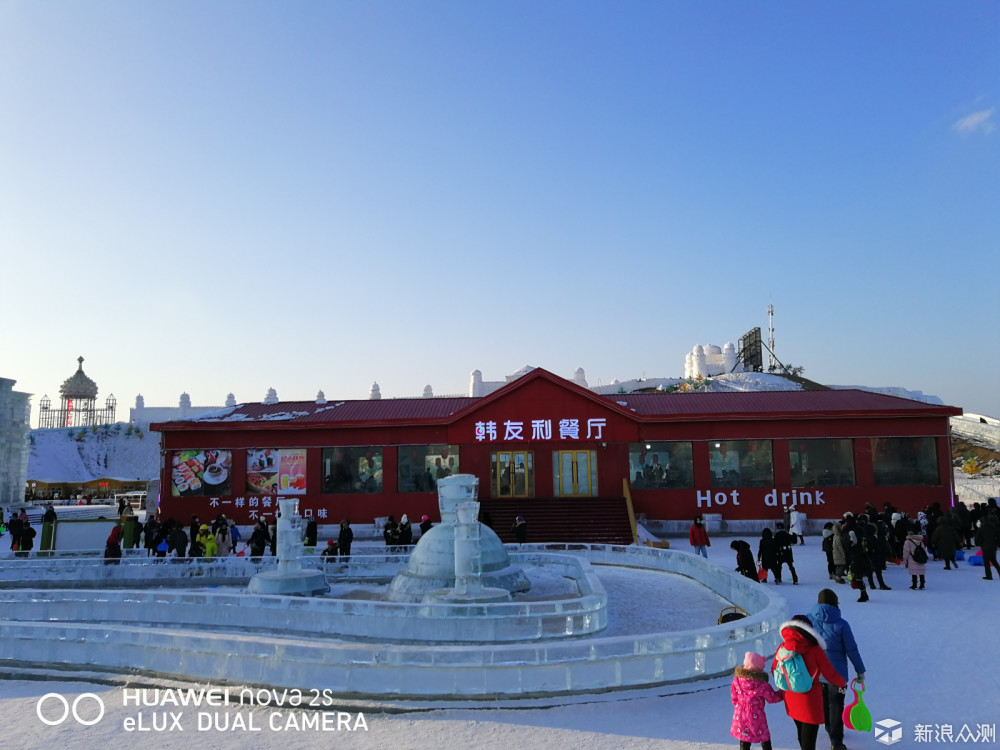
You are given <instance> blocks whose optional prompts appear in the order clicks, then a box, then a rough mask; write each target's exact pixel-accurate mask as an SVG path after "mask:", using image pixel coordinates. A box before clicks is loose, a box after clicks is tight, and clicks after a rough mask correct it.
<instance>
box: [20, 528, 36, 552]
mask: <svg viewBox="0 0 1000 750" xmlns="http://www.w3.org/2000/svg"><path fill="white" fill-rule="evenodd" d="M18 542H19V544H20V549H21V551H22V552H27V551H29V550H32V549H34V547H35V530H34V529H33V528H31V525H30V524H27V523H26V524H24V525H23V526H22V527H21V535H20V539H19V540H18Z"/></svg>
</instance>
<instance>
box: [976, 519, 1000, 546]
mask: <svg viewBox="0 0 1000 750" xmlns="http://www.w3.org/2000/svg"><path fill="white" fill-rule="evenodd" d="M998 541H1000V522H997V517H996V516H995V515H993V514H992V513H986V514H984V515H983V517H982V518H981V519H980V524H979V530H978V531H976V544H978V545H979V546H980V547H982V548H983V555H984V556H988V555H990V554H995V553H996V551H997V542H998Z"/></svg>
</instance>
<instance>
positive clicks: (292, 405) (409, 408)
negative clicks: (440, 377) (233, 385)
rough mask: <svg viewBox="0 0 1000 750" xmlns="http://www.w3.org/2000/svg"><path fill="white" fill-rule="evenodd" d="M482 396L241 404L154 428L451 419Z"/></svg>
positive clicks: (395, 422) (394, 422)
mask: <svg viewBox="0 0 1000 750" xmlns="http://www.w3.org/2000/svg"><path fill="white" fill-rule="evenodd" d="M477 400H478V399H474V398H462V397H448V398H399V399H377V400H363V401H328V402H327V403H325V404H319V403H316V402H315V401H280V402H278V403H276V404H262V403H250V404H239V405H237V406H236V407H234V408H226V409H220V410H219V411H216V412H211V413H209V414H202V415H200V416H198V417H196V418H194V419H191V420H187V421H175V422H164V423H160V424H157V425H155V426H154V427H153V429H157V430H160V431H163V430H169V429H170V428H171V426H173V425H177V426H180V425H190V424H206V423H209V424H212V423H224V424H229V425H237V424H241V423H246V422H253V423H260V422H268V423H273V424H311V425H317V424H333V425H337V424H354V423H378V422H384V423H391V424H399V423H408V422H426V421H435V420H441V419H447V418H448V417H449V416H451V415H452V414H454V413H455V412H457V411H459V410H460V409H463V408H465V407H466V406H468V405H469V404H472V403H475V402H476V401H477Z"/></svg>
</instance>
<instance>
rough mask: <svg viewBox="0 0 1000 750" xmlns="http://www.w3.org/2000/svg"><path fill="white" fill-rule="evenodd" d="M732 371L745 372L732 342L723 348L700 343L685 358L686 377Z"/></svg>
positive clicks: (722, 373) (723, 373) (708, 376)
mask: <svg viewBox="0 0 1000 750" xmlns="http://www.w3.org/2000/svg"><path fill="white" fill-rule="evenodd" d="M730 372H743V364H742V363H741V362H740V361H739V357H737V356H736V347H735V346H734V345H733V343H732V342H729V343H728V344H726V345H725V346H723V347H721V348H720V347H718V346H716V345H715V344H707V345H705V346H701V345H698V346H696V347H694V349H692V350H691V351H690V352H688V354H687V356H686V357H685V358H684V377H685V378H698V377H702V378H710V377H713V376H715V375H725V374H727V373H730Z"/></svg>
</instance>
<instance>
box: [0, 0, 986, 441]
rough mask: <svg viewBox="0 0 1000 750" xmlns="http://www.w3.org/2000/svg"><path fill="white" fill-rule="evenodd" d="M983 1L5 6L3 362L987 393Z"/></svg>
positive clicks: (218, 379) (415, 381) (42, 383)
mask: <svg viewBox="0 0 1000 750" xmlns="http://www.w3.org/2000/svg"><path fill="white" fill-rule="evenodd" d="M998 108H1000V4H998V3H996V2H995V1H994V0H988V1H979V0H969V1H967V2H961V3H955V2H951V1H950V0H948V1H942V2H930V3H928V2H908V3H905V4H903V3H888V2H885V3H873V2H869V1H868V0H865V1H864V2H850V1H848V2H840V3H820V2H802V3H740V2H671V1H668V0H663V1H660V0H657V1H656V2H628V1H625V2H584V1H574V2H562V1H559V2H555V1H552V2H545V1H542V2H539V1H538V0H531V1H530V2H522V1H518V0H511V1H509V2H502V3H488V2H468V1H462V2H458V1H455V2H435V1H434V0H421V1H420V2H408V1H406V2H403V1H400V2H379V1H378V0H364V1H357V2H327V1H324V2H287V3H276V2H252V1H248V0H240V1H239V2H202V1H201V0H198V1H197V2H185V1H183V0H181V1H171V2H130V1H129V2H126V1H124V0H123V1H121V2H112V1H104V2H102V1H101V0H90V1H88V2H75V3H68V2H48V1H46V0H30V1H28V0H24V1H22V2H18V1H16V0H3V1H2V2H0V252H2V256H3V265H2V268H3V281H2V283H0V337H2V340H0V376H3V377H8V378H13V379H15V380H17V385H16V386H15V388H16V389H17V390H20V391H28V392H30V393H34V394H35V395H36V398H34V399H33V401H32V404H33V423H34V418H35V416H37V403H38V398H39V397H41V396H42V395H43V394H48V395H49V396H50V397H51V398H53V400H54V401H58V396H59V394H58V388H59V385H60V384H61V383H62V381H63V380H64V379H65V378H67V377H68V376H69V375H71V374H72V373H73V372H74V371H75V369H76V358H77V357H78V356H80V355H82V356H84V357H85V358H86V362H85V364H84V369H85V370H86V372H87V374H88V375H89V376H90V377H92V378H93V379H94V380H96V381H97V383H98V385H99V387H100V394H99V396H98V400H99V402H100V403H103V400H104V398H105V397H106V396H107V395H108V394H109V393H114V394H115V396H116V397H117V398H118V401H119V416H120V418H123V419H127V417H128V407H129V406H131V405H134V401H135V396H136V395H137V394H140V393H141V394H142V395H143V396H144V397H145V400H146V404H147V405H148V406H172V405H176V403H177V400H178V396H179V394H180V393H181V392H185V391H186V392H187V393H189V394H190V395H191V398H192V401H193V403H194V404H195V405H213V404H221V403H222V402H223V400H224V399H225V396H226V394H227V393H229V392H233V393H234V394H235V395H236V398H237V400H239V401H255V400H261V399H263V397H264V395H265V393H266V391H267V389H268V388H269V387H274V388H275V389H277V392H278V396H279V397H280V398H281V399H283V400H294V399H311V398H313V397H315V395H316V392H317V390H319V389H321V388H322V389H323V390H324V391H325V392H326V395H327V396H328V397H329V398H332V399H337V398H346V399H349V398H365V397H367V395H368V391H369V388H370V386H371V384H372V382H373V381H377V382H378V383H379V385H380V386H381V390H382V394H383V397H394V396H417V395H420V393H421V392H422V390H423V388H424V386H425V385H427V384H430V385H431V386H432V387H433V389H434V392H435V393H436V394H438V395H444V394H456V393H463V392H465V391H466V390H467V388H468V381H469V373H470V372H471V371H472V370H473V369H480V370H482V371H483V375H484V378H485V379H486V380H500V379H502V378H503V377H504V376H505V375H507V374H509V373H511V372H513V371H515V370H517V369H518V368H520V367H521V366H522V365H525V364H530V365H536V366H540V367H544V368H546V369H548V370H551V371H552V372H554V373H556V374H559V375H563V376H565V377H569V376H570V375H571V374H572V372H573V371H574V370H575V369H576V368H577V367H583V368H584V369H585V371H586V374H587V379H588V381H589V382H590V384H591V385H596V384H598V383H608V382H610V381H611V380H613V379H615V378H618V379H621V380H625V379H629V378H634V377H640V376H643V375H645V376H647V377H672V376H678V377H679V376H682V375H683V366H684V355H685V354H686V353H687V352H688V351H690V349H691V347H693V346H694V345H695V344H708V343H714V344H719V345H722V344H725V343H726V342H727V341H734V342H735V341H737V340H738V338H739V336H740V335H741V334H742V333H744V332H745V331H747V330H748V329H750V328H752V327H753V326H761V327H762V328H763V329H764V335H765V337H766V335H767V332H766V329H767V314H766V308H767V306H768V305H769V304H773V305H774V307H775V313H776V315H775V335H776V340H777V354H778V356H779V357H780V358H781V359H782V361H784V362H786V363H791V364H794V365H798V366H803V367H805V373H804V374H805V375H806V377H809V378H812V379H814V380H817V381H819V382H821V383H829V384H840V385H846V384H856V385H866V386H901V387H904V388H908V389H910V390H921V391H924V392H925V393H928V394H934V395H937V396H940V397H941V398H942V399H943V400H944V401H945V403H948V404H952V405H956V406H961V407H963V408H965V409H966V410H967V411H972V412H980V413H986V414H990V415H992V416H1000V304H998V295H997V289H998V284H1000V169H998V167H1000V158H998V156H1000V132H998V128H997V126H998V123H1000V111H998Z"/></svg>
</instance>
